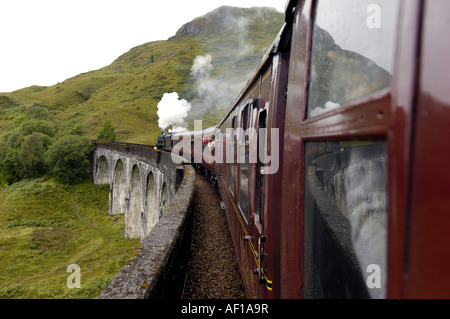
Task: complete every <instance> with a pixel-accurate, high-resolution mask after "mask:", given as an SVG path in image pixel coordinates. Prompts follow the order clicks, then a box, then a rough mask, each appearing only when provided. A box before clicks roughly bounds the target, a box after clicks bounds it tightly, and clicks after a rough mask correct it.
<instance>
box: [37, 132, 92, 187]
mask: <svg viewBox="0 0 450 319" xmlns="http://www.w3.org/2000/svg"><path fill="white" fill-rule="evenodd" d="M93 151H94V147H93V145H92V143H91V141H90V140H89V139H88V138H86V137H80V136H75V135H65V136H62V137H60V138H59V139H58V140H57V141H56V142H54V143H53V144H52V146H51V147H50V148H49V149H48V151H47V156H46V163H47V165H48V170H49V173H50V174H51V175H53V176H54V177H56V178H58V179H59V180H61V181H63V182H66V183H68V184H72V183H74V182H76V181H78V180H80V179H82V178H84V177H85V176H86V175H87V174H88V173H89V169H90V165H91V158H92V154H93Z"/></svg>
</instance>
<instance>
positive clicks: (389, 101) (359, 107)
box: [298, 0, 402, 293]
mask: <svg viewBox="0 0 450 319" xmlns="http://www.w3.org/2000/svg"><path fill="white" fill-rule="evenodd" d="M319 1H320V0H312V1H311V7H310V9H309V10H310V17H309V30H308V36H307V40H308V42H307V46H306V47H307V51H306V67H305V86H304V94H303V98H302V103H301V114H300V117H301V119H302V121H301V123H299V130H298V132H299V135H300V136H301V139H300V143H301V154H300V156H301V161H305V160H306V155H307V154H306V145H307V144H308V143H312V142H334V141H351V140H354V141H356V140H358V141H359V140H362V141H380V140H383V141H385V142H386V145H387V156H388V160H387V161H388V166H389V165H390V164H389V162H390V161H391V160H392V159H390V157H391V156H390V150H391V148H390V144H391V143H392V141H391V139H390V136H389V134H390V130H391V128H392V122H393V120H394V109H393V103H394V101H395V96H394V89H395V82H394V81H395V77H396V73H397V64H398V50H399V48H398V45H395V46H394V52H393V65H394V70H393V72H392V74H391V79H390V84H389V86H388V87H386V88H384V89H381V90H379V91H376V92H373V93H370V94H369V95H367V96H366V97H364V98H361V99H359V100H356V101H354V102H351V103H348V104H345V105H342V106H340V107H339V108H336V109H333V110H330V111H327V112H325V113H323V114H320V115H317V116H314V117H308V102H309V97H310V85H311V72H312V60H313V59H312V57H313V32H314V26H315V21H316V9H317V8H318V2H319ZM399 2H400V4H399V5H400V7H399V12H398V16H397V22H398V21H399V20H400V18H401V7H402V5H401V4H402V2H401V1H399ZM400 36H401V34H400V33H399V32H397V34H396V39H397V41H398V39H399V37H400ZM387 174H388V175H387V180H386V184H387V189H386V194H387V197H388V201H389V198H390V186H389V183H390V182H389V180H390V176H389V175H390V172H389V170H388V172H387ZM306 182H307V179H306V165H302V168H301V176H300V185H302V186H301V189H302V195H301V196H302V198H303V197H304V196H305V191H306V189H307V187H308V186H307V185H306ZM300 209H301V213H300V219H301V227H302V233H303V235H302V236H301V239H300V240H301V242H302V241H304V240H305V238H306V237H304V235H306V229H305V228H304V226H305V225H304V218H305V216H306V214H307V206H306V205H305V201H304V200H303V201H302V205H301V208H300ZM386 215H387V220H388V225H387V228H386V234H387V236H388V237H389V233H390V231H389V229H390V227H389V220H390V219H391V217H390V204H388V205H387V207H386ZM300 248H301V250H302V257H301V258H302V260H303V258H304V257H305V255H306V251H304V249H305V247H304V246H303V244H300ZM388 250H389V241H388V238H386V258H387V259H386V265H388V263H389V259H388V258H389V251H388ZM303 271H304V269H303V267H302V271H301V273H302V276H303V275H304V273H303ZM388 282H389V281H387V283H386V287H385V289H386V292H387V293H388V292H389V286H388ZM301 285H302V286H303V283H301ZM302 290H303V289H302Z"/></svg>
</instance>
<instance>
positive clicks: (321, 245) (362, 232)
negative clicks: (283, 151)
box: [303, 142, 387, 298]
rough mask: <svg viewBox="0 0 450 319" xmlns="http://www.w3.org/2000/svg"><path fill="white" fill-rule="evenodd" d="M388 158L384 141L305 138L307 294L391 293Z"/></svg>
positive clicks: (378, 295) (381, 295) (380, 295)
mask: <svg viewBox="0 0 450 319" xmlns="http://www.w3.org/2000/svg"><path fill="white" fill-rule="evenodd" d="M386 163H387V155H386V143H384V142H380V143H372V142H370V143H369V142H342V143H339V142H323V143H307V144H306V167H305V188H306V199H305V215H304V236H305V240H304V243H305V244H304V289H303V294H304V297H305V298H385V297H386V275H387V273H386V223H387V217H386V207H387V206H386V205H387V203H386V202H387V199H386V180H387V174H386ZM374 267H375V268H374ZM374 269H375V270H374ZM368 270H369V272H368ZM368 283H369V284H368Z"/></svg>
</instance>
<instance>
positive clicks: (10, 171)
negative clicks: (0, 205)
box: [0, 148, 22, 185]
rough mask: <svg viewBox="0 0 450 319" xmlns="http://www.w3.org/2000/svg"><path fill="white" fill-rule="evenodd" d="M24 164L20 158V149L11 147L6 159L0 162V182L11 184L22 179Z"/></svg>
mask: <svg viewBox="0 0 450 319" xmlns="http://www.w3.org/2000/svg"><path fill="white" fill-rule="evenodd" d="M21 175H22V166H21V165H20V160H19V149H17V148H10V149H9V150H8V153H6V156H5V159H4V160H3V161H2V162H1V163H0V182H1V183H6V184H8V185H11V184H13V183H15V182H18V181H20V178H21Z"/></svg>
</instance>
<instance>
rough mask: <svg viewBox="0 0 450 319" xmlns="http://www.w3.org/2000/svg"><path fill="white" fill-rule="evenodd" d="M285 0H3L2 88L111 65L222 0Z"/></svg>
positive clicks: (276, 2) (265, 0) (237, 2)
mask: <svg viewBox="0 0 450 319" xmlns="http://www.w3.org/2000/svg"><path fill="white" fill-rule="evenodd" d="M285 4H286V0H189V1H187V0H0V13H1V18H0V92H10V91H14V90H17V89H20V88H23V87H27V86H31V85H42V86H49V85H53V84H56V83H58V82H63V81H64V80H65V79H67V78H70V77H72V76H75V75H77V74H80V73H83V72H88V71H91V70H96V69H99V68H102V67H104V66H107V65H109V64H110V63H112V62H113V61H114V60H115V59H117V58H118V57H119V56H120V55H122V54H123V53H125V52H127V51H129V50H130V49H131V48H132V47H135V46H138V45H141V44H144V43H146V42H150V41H155V40H167V39H168V38H169V37H171V36H173V35H174V34H175V33H176V31H177V30H178V29H179V28H180V27H181V26H182V25H183V24H185V23H187V22H189V21H191V20H193V19H194V18H196V17H198V16H201V15H204V14H205V13H207V12H210V11H212V10H214V9H215V8H217V7H220V6H222V5H230V6H236V7H253V6H271V7H274V8H276V9H278V11H281V12H282V11H284V7H285Z"/></svg>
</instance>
